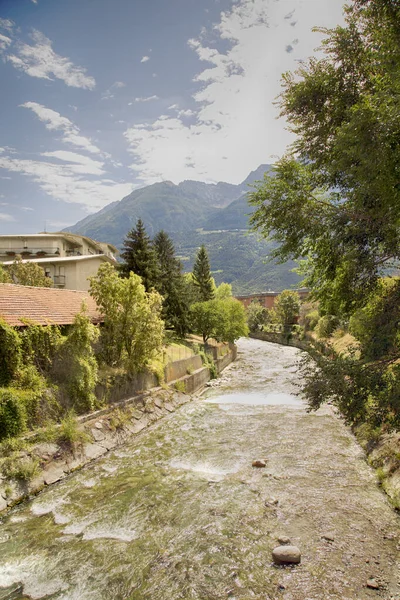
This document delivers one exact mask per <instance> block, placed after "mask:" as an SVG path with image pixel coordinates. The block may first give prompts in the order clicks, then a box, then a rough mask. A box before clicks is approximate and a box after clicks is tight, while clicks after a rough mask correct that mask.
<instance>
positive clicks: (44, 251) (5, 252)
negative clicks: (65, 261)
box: [0, 246, 60, 258]
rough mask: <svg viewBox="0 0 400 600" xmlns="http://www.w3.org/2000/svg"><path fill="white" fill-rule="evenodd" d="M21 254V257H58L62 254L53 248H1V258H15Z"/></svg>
mask: <svg viewBox="0 0 400 600" xmlns="http://www.w3.org/2000/svg"><path fill="white" fill-rule="evenodd" d="M18 254H20V255H21V256H30V257H32V258H33V257H38V256H39V257H40V256H42V257H44V256H58V255H59V254H60V249H59V248H55V247H54V246H52V247H46V246H45V247H43V246H42V247H40V248H21V247H20V246H19V247H15V248H0V256H9V257H10V258H13V257H14V256H17V255H18Z"/></svg>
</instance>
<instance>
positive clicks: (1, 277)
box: [0, 264, 13, 283]
mask: <svg viewBox="0 0 400 600" xmlns="http://www.w3.org/2000/svg"><path fill="white" fill-rule="evenodd" d="M0 283H13V280H12V279H11V277H10V274H9V272H8V271H7V270H6V269H5V268H4V267H3V265H1V264H0Z"/></svg>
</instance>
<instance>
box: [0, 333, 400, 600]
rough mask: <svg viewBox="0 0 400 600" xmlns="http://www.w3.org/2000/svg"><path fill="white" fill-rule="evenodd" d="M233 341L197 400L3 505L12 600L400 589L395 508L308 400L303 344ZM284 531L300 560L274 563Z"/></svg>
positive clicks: (344, 434)
mask: <svg viewBox="0 0 400 600" xmlns="http://www.w3.org/2000/svg"><path fill="white" fill-rule="evenodd" d="M238 345H239V354H238V360H237V362H236V363H234V364H233V365H232V366H231V367H229V368H228V369H227V370H226V371H225V372H224V373H223V376H222V378H221V379H220V380H219V381H218V382H216V383H215V384H214V385H213V386H212V387H210V388H208V389H207V391H206V392H205V393H204V394H203V395H202V396H201V397H200V398H199V399H197V400H195V401H194V402H192V403H190V404H186V405H184V406H182V407H181V408H180V409H179V410H177V411H176V412H175V413H173V414H171V415H170V416H169V417H167V418H165V419H163V420H162V421H160V422H158V423H155V424H154V425H153V426H151V427H150V428H149V429H148V430H146V431H144V432H143V433H141V434H139V435H138V436H136V437H135V438H133V439H132V441H131V442H130V443H128V444H126V445H124V446H123V447H120V448H118V449H117V450H114V451H112V452H110V453H109V454H108V455H107V456H105V457H103V458H102V459H100V460H98V461H97V462H95V463H94V464H91V465H90V466H88V467H86V468H84V469H83V470H82V471H80V472H79V473H76V474H74V475H71V476H70V477H69V478H68V479H66V480H64V481H62V482H61V483H59V484H57V485H54V486H52V487H50V488H48V489H46V490H45V491H44V492H42V493H41V494H40V495H39V496H37V497H36V498H34V499H33V500H32V501H30V502H28V503H25V504H23V505H21V506H20V507H18V508H16V509H14V510H13V511H12V512H11V513H10V514H9V515H7V516H6V517H5V518H3V520H2V522H1V525H0V587H6V586H11V585H12V584H16V583H20V584H21V585H22V586H23V591H21V592H18V591H16V592H15V595H14V596H12V598H13V599H14V598H15V599H26V598H34V599H39V598H46V599H57V600H89V599H90V600H128V599H131V600H178V599H188V600H189V599H190V600H214V599H215V600H219V599H224V598H230V599H231V600H232V599H233V600H235V599H241V600H243V599H246V600H250V599H252V598H255V599H257V600H268V599H270V600H271V599H273V600H275V599H283V600H330V599H337V600H339V599H340V600H364V599H369V598H384V599H386V600H389V599H391V600H395V599H396V600H398V599H400V587H399V576H400V575H399V540H400V523H399V518H398V516H397V515H396V513H395V512H394V511H393V510H392V508H391V507H390V505H389V503H388V501H387V499H386V497H385V496H384V494H383V493H382V492H381V490H380V489H379V488H378V485H377V482H376V478H375V475H374V473H373V471H372V470H371V469H370V468H369V466H368V465H367V463H366V460H365V456H364V454H363V452H362V450H361V449H360V447H359V446H358V445H357V443H356V442H355V440H354V438H353V436H352V434H351V432H350V431H349V430H348V428H347V427H346V426H345V425H344V424H343V422H342V421H341V420H340V418H338V416H336V415H335V414H334V412H333V410H332V408H331V407H329V406H326V407H324V408H323V409H321V410H319V411H318V412H317V413H308V412H307V410H306V406H305V404H304V402H303V401H302V399H301V396H298V395H297V394H298V391H299V375H298V364H297V363H298V360H299V358H300V355H301V353H300V352H299V351H298V350H296V349H294V348H289V347H282V346H278V345H274V344H269V343H267V342H262V341H258V340H240V341H239V344H238ZM254 460H263V461H265V462H266V467H265V468H260V469H258V468H254V467H252V462H253V461H254ZM282 536H286V537H288V538H290V540H291V543H292V544H294V545H296V546H298V547H299V549H300V551H301V554H302V559H301V564H300V565H296V566H293V567H276V566H274V565H273V563H272V559H271V552H272V550H273V548H274V547H276V546H277V545H279V542H278V538H280V537H282ZM371 586H372V587H371ZM16 590H18V588H17V587H16ZM0 598H1V593H0Z"/></svg>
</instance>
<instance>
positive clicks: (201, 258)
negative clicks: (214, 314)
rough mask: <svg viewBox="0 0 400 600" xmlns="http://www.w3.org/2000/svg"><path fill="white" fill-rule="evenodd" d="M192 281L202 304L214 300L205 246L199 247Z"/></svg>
mask: <svg viewBox="0 0 400 600" xmlns="http://www.w3.org/2000/svg"><path fill="white" fill-rule="evenodd" d="M193 281H194V283H195V285H196V286H198V289H199V294H200V298H201V300H202V301H203V302H206V301H207V300H212V299H213V298H214V285H213V283H214V282H213V279H212V277H211V271H210V261H209V259H208V254H207V250H206V248H205V246H201V247H200V249H199V251H198V253H197V256H196V260H195V263H194V265H193Z"/></svg>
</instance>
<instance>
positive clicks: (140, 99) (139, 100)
mask: <svg viewBox="0 0 400 600" xmlns="http://www.w3.org/2000/svg"><path fill="white" fill-rule="evenodd" d="M159 99H160V98H159V97H158V96H156V95H155V94H154V95H153V96H142V97H138V98H135V102H151V101H152V100H159ZM131 105H132V102H128V106H131Z"/></svg>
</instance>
